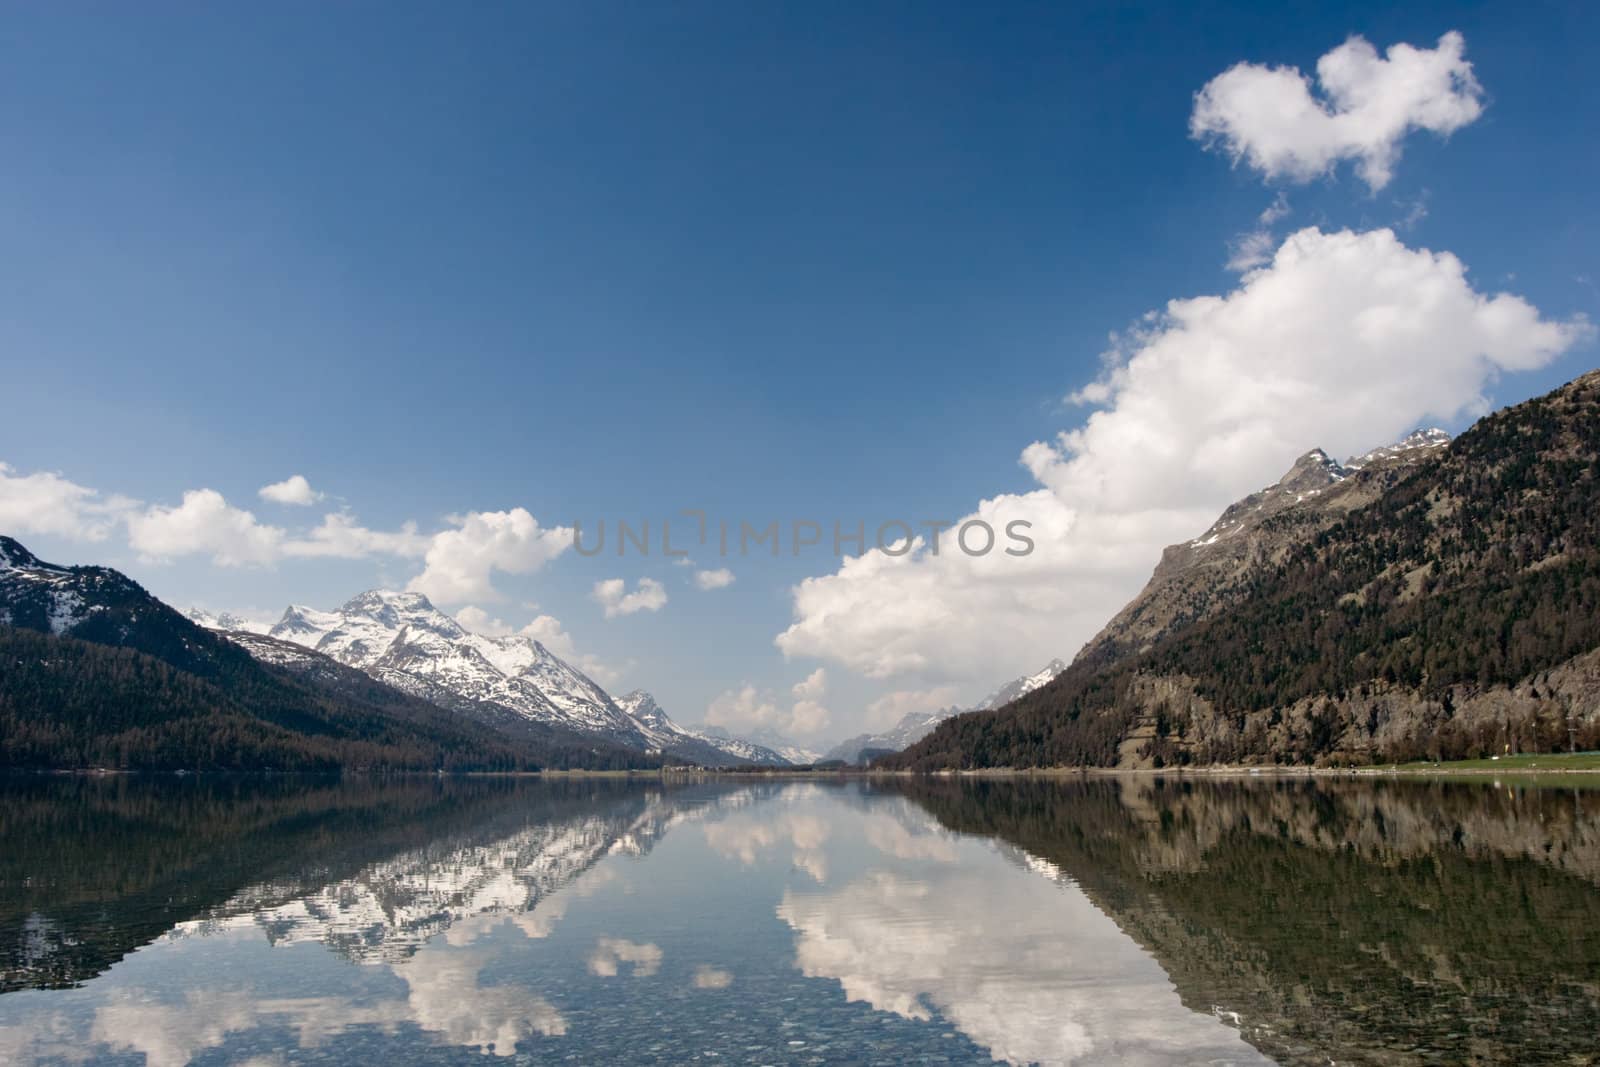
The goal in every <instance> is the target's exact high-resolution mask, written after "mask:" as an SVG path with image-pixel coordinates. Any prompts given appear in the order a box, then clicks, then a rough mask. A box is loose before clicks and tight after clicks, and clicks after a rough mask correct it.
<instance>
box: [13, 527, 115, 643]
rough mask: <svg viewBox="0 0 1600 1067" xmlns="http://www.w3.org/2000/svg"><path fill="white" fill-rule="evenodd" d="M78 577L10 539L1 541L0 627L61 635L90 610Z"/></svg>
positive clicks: (68, 569) (83, 617)
mask: <svg viewBox="0 0 1600 1067" xmlns="http://www.w3.org/2000/svg"><path fill="white" fill-rule="evenodd" d="M77 578H78V575H76V574H74V572H73V571H72V570H71V569H70V568H67V567H58V566H56V565H55V564H54V563H46V562H44V561H43V560H41V559H40V558H39V557H38V556H35V555H34V554H33V553H32V552H29V551H28V550H27V549H26V548H23V547H22V545H20V544H18V543H17V542H16V541H13V540H12V539H11V538H9V537H0V624H4V625H15V626H24V625H28V621H26V620H25V616H26V617H27V620H31V621H32V623H33V626H34V627H35V628H37V629H40V630H47V631H49V632H50V633H53V634H63V633H66V632H67V631H68V630H70V629H72V628H73V627H74V626H76V625H78V623H80V622H82V621H83V620H84V619H85V618H86V617H87V616H88V615H89V613H90V612H91V611H92V610H93V606H92V605H89V604H87V603H86V602H85V599H84V596H83V593H82V591H81V590H79V589H78V588H77V585H78V581H77Z"/></svg>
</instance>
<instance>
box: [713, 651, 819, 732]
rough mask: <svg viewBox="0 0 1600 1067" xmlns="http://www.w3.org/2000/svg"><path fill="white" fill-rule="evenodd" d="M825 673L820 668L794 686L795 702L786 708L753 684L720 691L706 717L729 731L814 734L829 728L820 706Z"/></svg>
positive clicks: (714, 724)
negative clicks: (773, 731) (774, 731)
mask: <svg viewBox="0 0 1600 1067" xmlns="http://www.w3.org/2000/svg"><path fill="white" fill-rule="evenodd" d="M824 679H825V675H824V673H823V671H822V670H821V669H820V668H819V669H818V670H816V671H813V672H812V674H811V675H810V677H808V678H807V679H806V680H805V681H803V682H801V683H799V684H798V685H796V686H795V687H794V696H795V700H794V702H793V703H792V704H791V705H790V706H789V708H788V710H784V709H783V708H782V707H780V706H779V704H778V702H777V700H776V699H775V698H774V697H773V696H772V695H771V694H770V693H763V692H761V691H760V690H758V689H757V688H756V687H755V686H753V685H745V686H743V687H741V688H739V689H729V690H727V691H726V692H724V693H721V694H720V695H718V696H717V698H716V699H714V700H713V701H712V702H711V704H710V705H709V706H708V707H707V708H706V716H705V721H706V723H707V725H710V726H720V727H722V728H723V729H724V730H728V731H730V732H732V733H735V734H739V733H749V732H751V731H755V730H777V731H778V732H780V733H784V734H796V735H800V736H805V737H815V736H817V735H818V734H820V733H822V732H823V731H824V730H826V729H827V728H828V726H829V725H830V724H831V722H832V720H833V716H832V715H831V713H830V712H829V711H828V709H827V708H825V707H823V705H822V704H821V702H820V701H819V699H818V698H819V697H821V696H822V695H823V692H824V685H825V681H824Z"/></svg>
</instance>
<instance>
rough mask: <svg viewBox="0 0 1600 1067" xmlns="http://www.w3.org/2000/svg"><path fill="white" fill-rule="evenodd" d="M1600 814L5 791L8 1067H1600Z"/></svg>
mask: <svg viewBox="0 0 1600 1067" xmlns="http://www.w3.org/2000/svg"><path fill="white" fill-rule="evenodd" d="M1597 1034H1600V791H1596V792H1588V791H1585V790H1583V789H1581V788H1575V787H1573V786H1571V785H1563V786H1562V787H1559V788H1538V789H1534V788H1523V787H1507V786H1505V785H1496V784H1491V783H1487V782H1486V783H1481V784H1459V785H1458V784H1446V783H1439V782H1432V783H1397V782H1365V781H1364V782H1355V781H1346V780H1339V781H1331V780H1330V781H1320V782H1303V781H1300V782H1275V781H1236V782H1179V781H1175V780H1170V779H1169V780H1164V781H1163V780H1155V779H1148V778H1146V779H1138V780H1133V779H1129V780H1095V781H1088V782H1065V783H1037V782H1021V783H1003V782H988V783H962V782H949V781H939V782H932V783H923V784H918V783H890V784H887V785H885V784H873V785H862V784H858V783H846V784H833V783H829V784H823V783H814V782H783V783H770V782H763V783H755V784H752V783H740V782H729V781H713V782H704V783H693V784H685V785H679V786H670V787H663V786H662V785H661V784H659V783H652V784H643V783H629V782H621V781H612V780H603V781H602V780H597V781H559V782H538V781H529V780H521V781H511V780H470V781H450V782H434V781H409V782H392V781H391V782H378V783H372V782H366V783H362V782H358V783H354V784H351V783H346V784H343V785H340V784H335V783H316V782H307V781H303V780H302V781H298V782H289V781H268V780H225V781H197V780H194V779H189V780H181V781H180V780H136V779H126V780H123V779H117V780H48V781H45V780H27V781H12V782H9V783H0V1062H4V1063H8V1064H11V1063H16V1064H30V1063H82V1062H85V1061H87V1062H93V1063H133V1064H137V1063H147V1064H150V1065H153V1067H177V1065H180V1064H188V1063H194V1064H211V1063H250V1064H257V1065H263V1067H264V1065H269V1064H289V1063H345V1062H350V1063H375V1062H385V1063H390V1064H407V1063H455V1062H464V1063H482V1062H484V1060H483V1057H484V1055H485V1054H492V1055H494V1056H499V1057H507V1058H515V1059H516V1060H518V1061H538V1062H544V1061H570V1062H574V1063H612V1062H628V1063H650V1062H659V1063H685V1062H690V1061H699V1060H705V1061H712V1062H722V1063H774V1064H776V1063H882V1064H898V1063H908V1062H921V1063H990V1062H994V1061H1001V1062H1015V1063H1028V1062H1042V1063H1086V1064H1104V1063H1117V1062H1127V1063H1184V1064H1192V1063H1262V1062H1274V1061H1275V1062H1286V1063H1308V1064H1309V1063H1320V1064H1326V1063H1328V1062H1330V1061H1334V1062H1338V1063H1347V1062H1358V1063H1384V1064H1409V1063H1440V1064H1444V1063H1464V1062H1478V1063H1580V1064H1581V1063H1595V1062H1600V1053H1597V1044H1600V1037H1597Z"/></svg>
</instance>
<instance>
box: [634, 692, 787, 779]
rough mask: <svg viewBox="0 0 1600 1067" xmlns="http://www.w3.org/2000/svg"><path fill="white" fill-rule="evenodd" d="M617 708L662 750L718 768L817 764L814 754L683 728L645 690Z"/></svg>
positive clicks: (636, 693)
mask: <svg viewBox="0 0 1600 1067" xmlns="http://www.w3.org/2000/svg"><path fill="white" fill-rule="evenodd" d="M617 707H619V708H621V709H622V710H623V712H624V713H625V714H627V715H628V717H629V718H631V719H633V721H634V722H636V723H638V725H639V728H640V729H641V730H643V731H644V732H645V733H646V734H648V735H649V736H650V738H651V740H652V741H653V742H654V743H655V745H656V746H657V747H658V748H660V749H661V750H662V751H664V752H671V753H673V754H674V755H678V756H682V757H684V758H686V759H693V760H695V761H697V762H710V763H717V764H727V763H730V762H731V763H758V764H761V765H763V766H769V767H782V766H785V765H788V764H801V763H813V762H815V760H814V759H811V758H806V757H807V756H809V755H811V754H810V753H805V754H801V753H799V752H797V751H796V750H791V749H777V748H774V747H769V746H766V745H758V744H756V743H755V742H753V741H746V740H743V739H741V738H736V737H729V736H727V735H726V734H724V733H722V732H721V731H711V730H695V729H690V728H688V727H683V726H679V725H678V724H677V723H675V722H673V721H672V718H671V716H669V715H668V714H667V713H666V711H665V710H664V709H663V708H662V707H661V705H660V704H658V703H656V698H655V697H653V696H651V695H650V694H649V693H646V692H645V691H644V690H643V689H635V690H634V691H633V692H631V693H625V694H623V695H622V696H620V697H618V698H617Z"/></svg>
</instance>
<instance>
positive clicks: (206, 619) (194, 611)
mask: <svg viewBox="0 0 1600 1067" xmlns="http://www.w3.org/2000/svg"><path fill="white" fill-rule="evenodd" d="M183 615H184V618H186V619H188V620H189V621H190V622H192V623H194V624H195V625H196V626H204V627H205V628H206V629H207V630H227V631H229V632H232V633H246V634H264V633H266V632H267V631H269V630H271V629H272V624H271V623H270V622H260V621H258V620H256V619H247V618H245V617H244V616H242V615H235V614H233V613H232V612H231V611H224V612H220V613H218V614H215V615H213V614H212V613H211V612H209V611H206V610H205V609H204V608H190V609H189V610H188V611H186V612H184V613H183Z"/></svg>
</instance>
